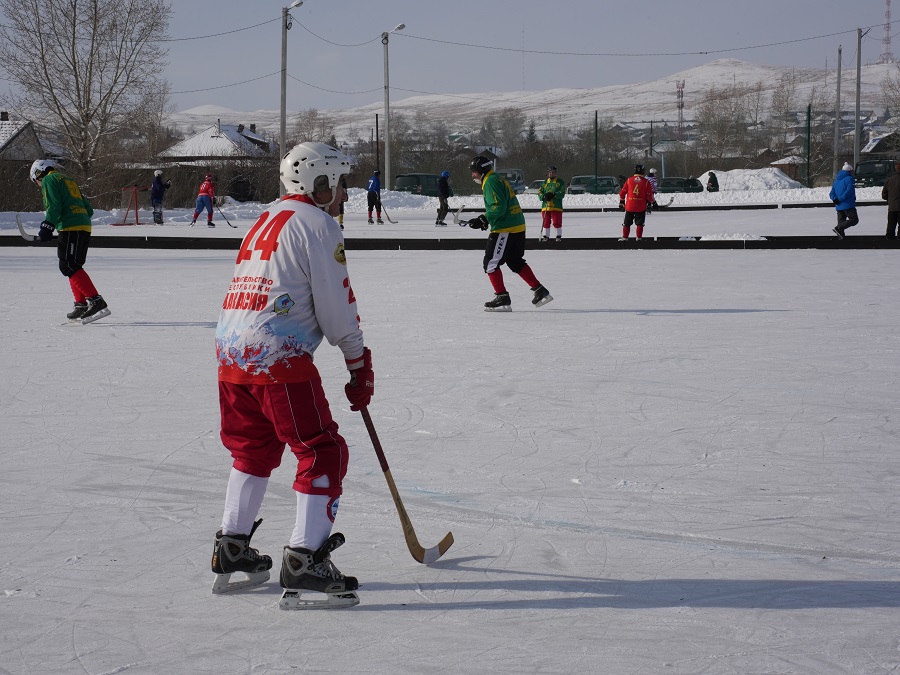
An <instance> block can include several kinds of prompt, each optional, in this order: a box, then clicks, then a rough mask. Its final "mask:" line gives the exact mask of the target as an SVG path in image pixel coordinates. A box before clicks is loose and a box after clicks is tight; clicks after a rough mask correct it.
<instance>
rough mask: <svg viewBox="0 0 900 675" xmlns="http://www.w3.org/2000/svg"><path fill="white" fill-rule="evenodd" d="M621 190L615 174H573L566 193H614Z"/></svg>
mask: <svg viewBox="0 0 900 675" xmlns="http://www.w3.org/2000/svg"><path fill="white" fill-rule="evenodd" d="M618 191H619V180H618V179H617V178H616V177H615V176H573V177H572V181H571V182H570V183H569V187H568V188H567V189H566V193H567V194H570V195H583V194H589V195H614V194H616V193H617V192H618Z"/></svg>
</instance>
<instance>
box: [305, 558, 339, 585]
mask: <svg viewBox="0 0 900 675" xmlns="http://www.w3.org/2000/svg"><path fill="white" fill-rule="evenodd" d="M312 571H313V572H314V573H315V574H316V575H317V576H320V577H327V578H329V579H335V580H336V581H341V580H343V578H344V575H343V574H341V572H340V570H338V568H337V567H335V566H334V563H333V562H331V558H330V557H328V558H325V560H323V561H322V562H320V563H313V565H312Z"/></svg>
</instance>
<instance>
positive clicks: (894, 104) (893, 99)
mask: <svg viewBox="0 0 900 675" xmlns="http://www.w3.org/2000/svg"><path fill="white" fill-rule="evenodd" d="M881 93H882V95H883V96H884V106H885V108H887V109H889V110H890V111H891V114H892V115H893V116H894V117H896V116H897V113H898V112H900V66H897V69H896V70H895V71H894V72H893V73H892V74H889V75H885V77H884V79H883V80H882V81H881Z"/></svg>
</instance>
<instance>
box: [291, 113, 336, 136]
mask: <svg viewBox="0 0 900 675" xmlns="http://www.w3.org/2000/svg"><path fill="white" fill-rule="evenodd" d="M294 134H295V135H296V139H295V140H296V142H297V143H303V142H307V141H314V142H316V143H330V142H331V137H332V136H334V122H333V120H332V119H331V118H329V117H326V116H325V115H322V114H321V113H319V111H318V109H316V108H308V109H306V110H301V111H300V113H299V114H298V115H297V121H296V123H295V124H294Z"/></svg>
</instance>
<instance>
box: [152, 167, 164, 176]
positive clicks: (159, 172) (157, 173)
mask: <svg viewBox="0 0 900 675" xmlns="http://www.w3.org/2000/svg"><path fill="white" fill-rule="evenodd" d="M153 175H154V176H162V169H157V170H156V171H154V172H153Z"/></svg>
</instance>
